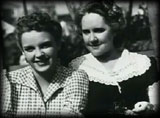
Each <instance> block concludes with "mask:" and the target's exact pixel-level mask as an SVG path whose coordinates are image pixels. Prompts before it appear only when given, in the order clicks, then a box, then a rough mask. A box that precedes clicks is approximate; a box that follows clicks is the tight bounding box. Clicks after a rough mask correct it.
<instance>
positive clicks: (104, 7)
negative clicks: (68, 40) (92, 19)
mask: <svg viewBox="0 0 160 118" xmlns="http://www.w3.org/2000/svg"><path fill="white" fill-rule="evenodd" d="M86 13H96V14H99V15H100V16H102V17H103V18H104V21H105V23H106V24H107V25H109V26H111V28H112V30H113V31H114V32H116V35H115V37H114V40H113V43H114V46H115V47H116V48H117V49H120V50H121V46H122V45H123V43H124V42H123V41H124V39H122V38H124V37H123V36H124V29H125V26H126V20H125V17H124V13H123V10H122V8H121V7H119V6H118V5H117V4H116V3H115V2H114V1H110V0H102V1H89V2H87V3H86V4H85V5H84V6H82V7H81V8H80V9H79V12H78V14H77V15H76V19H75V22H76V24H77V26H78V30H80V31H79V32H81V28H82V27H81V21H82V18H83V16H84V15H85V14H86Z"/></svg>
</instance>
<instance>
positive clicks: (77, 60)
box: [68, 56, 84, 70]
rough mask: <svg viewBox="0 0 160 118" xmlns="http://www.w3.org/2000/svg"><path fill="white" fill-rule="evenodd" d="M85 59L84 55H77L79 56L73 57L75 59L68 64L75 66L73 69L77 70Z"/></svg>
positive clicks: (71, 66)
mask: <svg viewBox="0 0 160 118" xmlns="http://www.w3.org/2000/svg"><path fill="white" fill-rule="evenodd" d="M83 61H84V57H83V56H81V57H77V58H75V59H73V60H72V61H71V62H70V63H69V64H68V66H69V67H70V68H73V69H75V70H77V69H79V67H80V65H81V64H82V63H83Z"/></svg>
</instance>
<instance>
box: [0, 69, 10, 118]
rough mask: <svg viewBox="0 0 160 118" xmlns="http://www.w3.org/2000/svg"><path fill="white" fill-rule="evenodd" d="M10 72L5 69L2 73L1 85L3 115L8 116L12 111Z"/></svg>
mask: <svg viewBox="0 0 160 118" xmlns="http://www.w3.org/2000/svg"><path fill="white" fill-rule="evenodd" d="M7 76H8V73H7V72H5V71H3V73H2V85H1V87H2V88H1V90H2V92H1V96H2V99H1V105H2V109H1V110H2V115H4V116H8V115H9V114H10V113H11V84H10V81H9V80H8V77H7Z"/></svg>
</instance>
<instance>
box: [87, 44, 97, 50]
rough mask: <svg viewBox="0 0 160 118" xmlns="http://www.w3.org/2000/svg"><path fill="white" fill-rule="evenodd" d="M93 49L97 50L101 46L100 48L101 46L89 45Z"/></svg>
mask: <svg viewBox="0 0 160 118" xmlns="http://www.w3.org/2000/svg"><path fill="white" fill-rule="evenodd" d="M89 46H90V47H91V48H93V49H97V48H99V46H100V44H98V45H89Z"/></svg>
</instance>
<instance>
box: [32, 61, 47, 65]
mask: <svg viewBox="0 0 160 118" xmlns="http://www.w3.org/2000/svg"><path fill="white" fill-rule="evenodd" d="M34 63H35V64H37V65H39V66H44V65H47V64H48V61H35V62H34Z"/></svg>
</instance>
